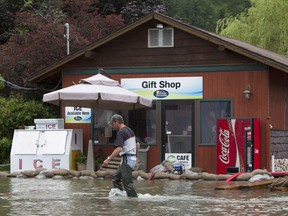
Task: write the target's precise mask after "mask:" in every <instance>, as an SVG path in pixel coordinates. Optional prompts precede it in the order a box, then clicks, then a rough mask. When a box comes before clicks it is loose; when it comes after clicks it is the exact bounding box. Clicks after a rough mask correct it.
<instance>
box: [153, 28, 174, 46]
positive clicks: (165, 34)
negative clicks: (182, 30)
mask: <svg viewBox="0 0 288 216" xmlns="http://www.w3.org/2000/svg"><path fill="white" fill-rule="evenodd" d="M173 46H174V29H173V28H163V29H157V28H153V29H148V47H152V48H153V47H173Z"/></svg>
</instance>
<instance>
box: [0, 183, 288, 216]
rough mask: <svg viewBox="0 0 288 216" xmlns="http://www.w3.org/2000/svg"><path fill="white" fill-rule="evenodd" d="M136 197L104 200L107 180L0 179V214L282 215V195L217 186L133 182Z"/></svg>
mask: <svg viewBox="0 0 288 216" xmlns="http://www.w3.org/2000/svg"><path fill="white" fill-rule="evenodd" d="M134 183H135V187H136V190H137V192H138V194H139V198H132V199H129V198H127V197H123V196H116V197H110V198H109V197H108V194H109V192H110V189H111V185H112V183H111V179H107V180H102V179H87V180H84V179H71V180H60V179H58V180H56V179H22V178H12V179H11V178H2V179H0V215H25V216H26V215H145V216H148V215H153V216H159V215H161V216H162V215H181V216H182V215H213V216H214V215H259V216H260V215H261V216H262V215H288V204H287V203H288V193H287V192H279V191H278V192H271V191H269V189H257V190H215V185H216V184H219V182H210V181H188V180H187V181H185V180H174V181H173V180H154V181H152V182H148V181H137V180H135V181H134Z"/></svg>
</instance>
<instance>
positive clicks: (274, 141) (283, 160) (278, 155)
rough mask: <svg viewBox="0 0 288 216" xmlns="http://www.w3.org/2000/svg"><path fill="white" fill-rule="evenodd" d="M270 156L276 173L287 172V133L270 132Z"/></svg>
mask: <svg viewBox="0 0 288 216" xmlns="http://www.w3.org/2000/svg"><path fill="white" fill-rule="evenodd" d="M270 141H271V154H273V155H274V168H275V171H276V172H288V131H282V130H281V131H276V130H273V131H271V138H270Z"/></svg>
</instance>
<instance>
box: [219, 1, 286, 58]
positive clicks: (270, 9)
mask: <svg viewBox="0 0 288 216" xmlns="http://www.w3.org/2000/svg"><path fill="white" fill-rule="evenodd" d="M251 4H252V7H251V8H250V9H249V10H248V11H247V12H243V13H241V14H240V15H237V16H234V17H228V18H224V19H222V20H220V21H219V22H218V27H217V28H218V32H219V33H220V34H222V35H226V36H229V37H233V38H236V39H238V40H242V41H246V42H248V43H251V44H254V45H256V46H259V47H262V48H265V49H268V50H271V51H274V52H277V53H279V54H282V55H288V38H287V32H288V25H287V22H286V20H287V19H288V14H287V10H288V1H282V0H251Z"/></svg>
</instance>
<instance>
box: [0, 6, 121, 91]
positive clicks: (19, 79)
mask: <svg viewBox="0 0 288 216" xmlns="http://www.w3.org/2000/svg"><path fill="white" fill-rule="evenodd" d="M0 1H1V0H0ZM96 2H97V1H96V0H86V1H85V4H83V1H82V0H74V1H65V0H61V1H59V0H49V1H47V0H34V1H33V0H30V1H25V5H24V6H23V7H22V8H21V11H19V12H18V13H16V14H15V20H14V26H15V27H14V31H13V32H12V33H11V36H10V38H9V40H8V41H7V42H6V43H5V44H4V45H2V46H0V59H1V63H0V71H1V74H2V76H3V77H4V78H5V79H6V80H8V81H10V82H12V83H14V84H17V85H19V86H23V87H31V84H30V83H28V81H27V79H28V78H29V76H30V75H31V74H32V73H35V72H36V71H37V70H40V69H42V68H44V67H45V66H47V65H49V64H52V63H54V62H56V61H58V60H59V59H61V58H63V57H64V56H65V55H66V39H65V38H64V37H63V35H64V31H63V30H64V24H65V23H66V22H67V23H69V25H70V53H73V52H75V51H76V50H78V49H80V48H82V47H83V46H85V45H87V44H89V43H91V42H92V41H95V40H97V39H98V38H100V37H103V36H104V35H106V34H108V33H110V32H111V31H115V29H117V28H120V27H122V26H123V25H124V23H123V19H122V18H121V17H120V16H117V15H107V16H105V17H102V16H101V15H100V14H99V12H98V10H97V8H96V6H95V3H96ZM32 87H34V86H32ZM7 94H9V93H7Z"/></svg>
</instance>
